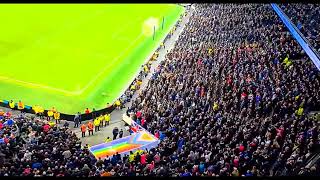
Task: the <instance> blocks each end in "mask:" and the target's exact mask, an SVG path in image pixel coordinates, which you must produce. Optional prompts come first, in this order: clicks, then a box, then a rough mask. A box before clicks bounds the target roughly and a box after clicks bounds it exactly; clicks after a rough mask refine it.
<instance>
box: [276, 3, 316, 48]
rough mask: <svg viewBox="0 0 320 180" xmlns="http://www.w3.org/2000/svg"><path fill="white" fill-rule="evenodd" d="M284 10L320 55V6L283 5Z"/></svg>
mask: <svg viewBox="0 0 320 180" xmlns="http://www.w3.org/2000/svg"><path fill="white" fill-rule="evenodd" d="M281 7H282V9H283V10H284V11H285V13H286V14H287V15H288V16H289V17H290V19H291V21H292V22H293V23H294V24H295V25H296V26H297V28H298V29H299V30H300V31H301V33H302V34H303V35H304V36H305V37H306V38H307V39H308V41H309V42H310V44H311V45H312V46H313V47H314V48H315V49H316V50H317V51H318V53H320V35H319V29H320V25H319V23H318V22H319V21H320V6H319V4H295V3H292V4H282V6H281Z"/></svg>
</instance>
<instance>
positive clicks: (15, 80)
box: [0, 33, 143, 95]
mask: <svg viewBox="0 0 320 180" xmlns="http://www.w3.org/2000/svg"><path fill="white" fill-rule="evenodd" d="M142 35H143V34H142V33H141V34H140V35H139V36H138V37H137V38H136V39H135V40H134V41H133V42H132V43H131V44H130V45H129V46H128V47H127V48H126V49H125V50H124V51H123V53H121V54H119V55H118V56H117V57H116V58H114V59H113V61H112V62H111V64H107V65H106V66H105V67H104V68H103V69H102V70H101V71H100V72H99V74H97V75H96V76H95V77H94V78H93V79H92V80H91V81H90V82H89V83H88V84H87V85H86V86H85V87H84V88H83V89H81V90H79V91H68V90H64V89H59V88H54V87H51V86H46V85H42V84H36V83H31V82H26V81H22V80H17V79H13V78H9V77H5V76H0V79H2V80H7V81H13V82H16V83H19V84H26V85H30V86H34V87H39V88H43V89H49V90H53V91H58V92H62V93H65V94H69V95H79V94H82V93H83V92H84V91H85V90H86V89H88V88H89V86H91V84H92V83H94V81H96V80H97V79H98V78H99V77H100V76H101V75H102V74H103V73H104V71H105V70H106V69H108V68H109V67H110V66H112V65H113V64H114V63H115V62H116V61H117V60H118V59H119V58H120V57H122V56H123V55H124V54H125V52H127V51H128V50H129V48H131V47H132V46H133V45H134V44H135V43H136V42H137V41H138V40H139V39H140V38H141V37H142Z"/></svg>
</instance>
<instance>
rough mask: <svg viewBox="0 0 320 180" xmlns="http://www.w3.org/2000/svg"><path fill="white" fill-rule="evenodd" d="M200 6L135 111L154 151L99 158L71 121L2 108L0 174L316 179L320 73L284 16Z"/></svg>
mask: <svg viewBox="0 0 320 180" xmlns="http://www.w3.org/2000/svg"><path fill="white" fill-rule="evenodd" d="M195 8H196V10H197V11H195V12H194V13H193V14H192V15H191V17H190V19H189V22H188V23H187V26H186V28H185V30H184V32H182V34H181V35H180V37H179V39H178V40H177V41H176V44H175V47H174V48H173V49H172V50H171V51H170V52H169V53H168V55H167V58H166V60H165V61H164V62H162V63H161V64H160V65H159V68H158V69H157V70H156V71H155V72H154V74H153V76H152V78H151V79H150V81H149V83H148V86H147V87H146V89H143V90H142V91H141V93H140V95H139V97H138V98H137V99H134V100H133V103H132V106H131V107H130V108H129V109H128V112H131V113H134V114H135V115H134V117H133V120H135V121H138V122H144V124H143V127H144V128H145V129H147V130H148V131H149V132H152V133H154V134H155V136H156V137H158V138H160V140H161V142H160V144H159V146H158V147H157V148H153V149H150V150H140V151H136V152H131V153H130V154H129V155H125V156H123V157H121V156H120V155H114V156H113V157H107V158H106V159H104V160H102V159H98V160H97V159H95V158H94V157H93V155H91V154H90V153H89V151H88V148H89V147H88V146H87V145H84V146H83V147H82V146H81V141H80V140H79V138H77V137H76V135H75V134H74V133H72V132H71V131H70V130H69V129H68V128H67V127H58V126H56V125H52V126H50V125H49V124H48V122H45V121H38V120H37V118H35V119H32V118H30V117H27V116H26V115H25V114H24V113H21V114H20V115H18V116H11V117H10V116H9V117H8V116H5V114H6V112H3V113H1V114H0V119H1V123H0V127H1V128H0V129H1V130H3V131H1V132H2V134H1V139H3V142H2V141H1V142H0V152H1V153H0V176H32V177H44V176H65V177H67V176H75V177H93V176H174V177H187V176H276V175H309V176H316V175H317V176H319V175H320V174H319V170H320V167H319V161H318V160H317V157H318V155H319V154H318V151H315V150H314V149H316V148H317V145H318V144H319V121H317V120H319V115H318V114H317V113H316V114H314V115H312V116H310V115H309V112H311V111H316V110H319V104H320V91H319V88H320V84H319V81H320V75H319V72H318V70H317V69H316V68H315V66H314V65H313V64H312V62H311V61H310V60H309V59H308V57H307V56H306V54H305V53H304V52H303V51H302V49H301V47H300V46H299V45H298V43H296V42H295V41H294V40H293V39H292V37H291V36H290V34H289V33H288V31H287V29H286V28H285V26H284V25H283V23H282V22H281V20H280V18H279V17H278V16H277V15H276V13H275V12H274V11H273V10H272V8H271V6H270V5H269V4H197V5H195ZM296 60H299V61H296ZM131 95H132V94H131V93H130V91H129V93H128V95H127V97H131ZM10 120H13V122H12V121H10ZM8 121H10V123H8ZM5 123H6V124H5ZM12 123H13V124H12ZM10 124H11V125H10ZM17 130H18V136H17V135H15V136H14V135H12V134H15V133H16V132H17ZM13 132H15V133H13Z"/></svg>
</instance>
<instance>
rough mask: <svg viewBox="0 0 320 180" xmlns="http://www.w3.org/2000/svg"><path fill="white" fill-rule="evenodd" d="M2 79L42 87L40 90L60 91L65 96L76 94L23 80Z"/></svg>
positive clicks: (1, 77)
mask: <svg viewBox="0 0 320 180" xmlns="http://www.w3.org/2000/svg"><path fill="white" fill-rule="evenodd" d="M0 79H1V80H8V81H14V82H17V83H20V84H27V85H30V86H35V87H40V88H44V89H50V90H54V91H59V92H63V93H65V94H70V95H71V94H74V92H73V91H67V90H63V89H59V88H54V87H50V86H46V85H42V84H36V83H30V82H26V81H21V80H17V79H13V78H9V77H5V76H0Z"/></svg>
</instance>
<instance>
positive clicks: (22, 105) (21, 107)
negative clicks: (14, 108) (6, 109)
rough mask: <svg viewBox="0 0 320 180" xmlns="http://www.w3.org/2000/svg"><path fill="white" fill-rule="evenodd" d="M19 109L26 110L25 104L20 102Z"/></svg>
mask: <svg viewBox="0 0 320 180" xmlns="http://www.w3.org/2000/svg"><path fill="white" fill-rule="evenodd" d="M18 109H20V110H21V109H24V104H23V102H19V103H18Z"/></svg>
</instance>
